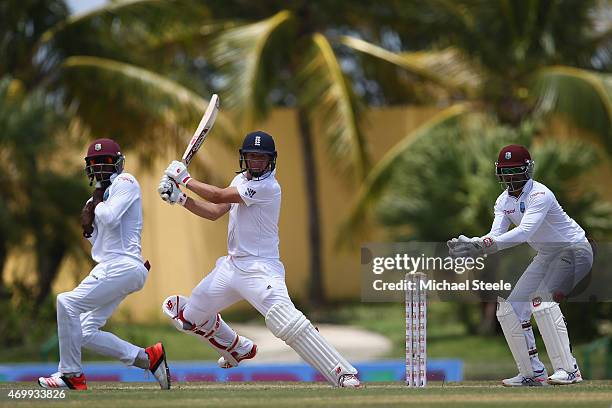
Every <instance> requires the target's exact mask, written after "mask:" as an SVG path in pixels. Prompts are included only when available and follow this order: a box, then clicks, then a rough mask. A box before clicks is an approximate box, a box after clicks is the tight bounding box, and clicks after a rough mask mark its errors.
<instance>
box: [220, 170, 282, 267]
mask: <svg viewBox="0 0 612 408" xmlns="http://www.w3.org/2000/svg"><path fill="white" fill-rule="evenodd" d="M230 186H232V187H236V188H237V189H238V192H239V193H240V197H242V200H243V201H244V204H238V203H233V204H232V207H231V209H230V212H229V213H230V215H229V225H228V231H227V253H228V254H229V255H230V256H232V257H234V258H237V259H238V260H239V258H243V259H244V260H248V258H252V257H258V258H269V259H279V254H278V217H279V215H280V205H281V188H280V185H279V184H278V182H277V181H276V171H273V172H272V174H270V175H269V176H268V177H267V178H265V179H263V180H249V179H247V178H246V176H245V173H240V174H238V175H237V176H236V177H234V180H232V183H231V184H230Z"/></svg>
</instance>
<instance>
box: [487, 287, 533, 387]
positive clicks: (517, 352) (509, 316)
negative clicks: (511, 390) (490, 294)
mask: <svg viewBox="0 0 612 408" xmlns="http://www.w3.org/2000/svg"><path fill="white" fill-rule="evenodd" d="M496 315H497V320H498V321H499V324H500V325H501V328H502V331H503V332H504V337H505V338H506V342H507V343H508V347H510V351H511V352H512V357H514V361H516V366H517V367H518V370H519V372H520V373H521V374H522V375H523V376H525V377H533V376H534V375H535V374H534V372H533V367H532V365H531V359H530V357H529V356H530V350H529V348H528V347H527V341H526V340H525V335H524V333H523V325H522V323H521V322H520V321H519V319H518V317H517V315H516V313H515V312H514V309H513V308H512V304H510V302H508V301H506V300H505V299H503V298H501V297H498V298H497V312H496ZM532 352H533V353H537V350H532Z"/></svg>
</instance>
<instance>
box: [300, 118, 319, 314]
mask: <svg viewBox="0 0 612 408" xmlns="http://www.w3.org/2000/svg"><path fill="white" fill-rule="evenodd" d="M298 122H299V127H300V140H301V142H302V155H303V158H304V160H303V164H304V184H305V186H306V202H307V205H308V243H309V246H310V248H309V249H310V285H309V287H308V301H309V303H310V304H311V305H312V306H314V307H316V306H320V305H322V304H324V303H325V287H324V284H323V266H322V263H321V228H320V220H319V193H318V190H317V188H318V180H317V167H316V165H315V158H314V145H313V142H312V130H311V128H310V123H309V122H308V114H307V113H306V112H305V111H304V110H303V109H298Z"/></svg>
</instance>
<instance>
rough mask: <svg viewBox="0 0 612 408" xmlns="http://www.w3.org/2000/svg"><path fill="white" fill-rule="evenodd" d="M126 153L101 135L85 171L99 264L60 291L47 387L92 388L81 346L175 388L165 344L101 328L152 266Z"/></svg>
mask: <svg viewBox="0 0 612 408" xmlns="http://www.w3.org/2000/svg"><path fill="white" fill-rule="evenodd" d="M124 162H125V157H124V156H123V154H121V149H120V148H119V145H118V144H117V143H116V142H115V141H113V140H111V139H98V140H96V141H94V142H93V143H92V144H91V145H90V146H89V149H88V150H87V157H85V172H86V174H87V176H88V178H89V180H90V182H91V184H93V182H95V183H96V188H95V190H94V193H93V197H91V198H90V199H89V200H88V201H87V203H86V204H85V207H84V208H83V212H82V216H81V221H82V227H83V236H84V237H85V238H87V239H88V240H89V241H90V242H91V244H92V248H91V257H92V258H93V260H94V261H95V262H96V263H97V265H96V266H95V267H94V268H93V269H92V270H91V272H90V274H89V275H88V276H87V277H86V278H85V279H83V281H82V282H81V283H80V284H79V286H77V287H76V288H74V289H73V290H72V291H70V292H65V293H60V294H59V295H57V333H58V337H59V352H60V362H59V370H58V372H57V373H55V374H52V375H51V376H49V377H40V378H39V379H38V384H39V385H40V386H41V387H44V388H68V389H73V390H86V389H87V381H86V379H85V374H84V373H83V367H82V365H81V348H82V347H84V348H86V349H88V350H91V351H94V352H96V353H99V354H102V355H105V356H109V357H113V358H116V359H118V360H120V361H122V362H123V363H125V364H127V365H133V366H136V367H139V368H142V369H145V370H150V371H151V372H152V373H153V375H154V376H155V378H156V379H157V381H158V382H159V385H160V386H161V388H162V389H169V388H170V372H169V369H168V366H167V364H166V354H165V352H164V346H163V345H162V344H161V343H157V344H155V345H153V346H150V347H147V348H146V349H143V348H140V347H138V346H135V345H133V344H130V343H128V342H127V341H125V340H122V339H120V338H118V337H117V336H115V335H114V334H112V333H109V332H105V331H102V330H100V328H101V327H102V326H104V325H105V324H106V320H107V319H108V318H109V317H110V316H111V314H112V313H113V311H114V310H115V308H116V307H117V306H118V305H119V303H121V301H122V300H123V299H124V298H125V297H126V296H127V295H129V294H130V293H132V292H136V291H138V290H140V289H142V287H143V285H144V283H145V280H146V278H147V274H148V269H149V264H148V262H146V263H143V260H142V257H141V254H140V238H141V231H142V200H141V194H140V186H139V184H138V181H136V179H135V178H134V176H132V175H131V174H129V173H126V172H124V171H123V167H124Z"/></svg>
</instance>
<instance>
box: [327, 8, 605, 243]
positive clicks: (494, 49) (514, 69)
mask: <svg viewBox="0 0 612 408" xmlns="http://www.w3.org/2000/svg"><path fill="white" fill-rule="evenodd" d="M371 11H372V13H374V15H376V16H379V17H381V18H382V19H383V21H384V24H385V25H386V26H387V27H391V28H392V29H393V30H395V31H394V32H395V34H396V36H395V37H393V38H396V41H395V46H396V47H400V49H401V46H402V45H403V44H404V43H406V44H408V43H409V41H410V39H411V38H412V39H417V41H416V42H413V43H412V44H416V46H413V48H412V49H414V48H415V47H417V48H418V47H419V46H421V49H419V50H418V51H413V50H411V51H406V52H403V51H398V52H390V51H388V50H386V49H383V48H382V47H379V46H377V45H374V44H372V43H367V42H365V41H363V40H362V39H356V38H349V37H344V38H343V42H344V43H345V44H346V45H348V46H350V47H352V48H353V49H355V50H358V51H360V52H361V53H362V54H363V55H364V56H368V57H365V58H369V57H375V58H376V59H377V60H385V61H386V62H387V64H391V65H393V66H395V67H397V69H398V70H400V71H401V72H408V73H410V74H411V75H413V77H415V78H422V79H425V80H426V83H427V84H431V85H432V86H433V87H432V88H427V89H425V91H429V92H428V93H427V95H428V100H429V101H430V102H431V100H432V98H433V100H435V101H437V102H438V103H439V104H440V105H441V106H446V108H444V109H443V110H442V111H441V112H440V113H439V114H438V115H436V116H434V117H433V118H432V119H431V120H430V121H428V122H426V123H424V124H423V125H422V126H420V127H419V128H418V129H416V130H414V131H413V132H411V133H410V134H408V135H406V136H405V137H404V138H403V139H402V140H401V141H400V142H399V143H398V144H397V145H396V146H395V147H394V148H392V149H391V150H390V151H389V152H387V153H386V155H385V156H384V157H383V159H381V160H380V161H379V162H378V163H377V164H376V165H375V166H374V167H373V168H372V171H371V172H370V173H369V174H368V177H367V178H366V180H365V181H364V183H363V185H362V188H361V191H360V193H359V196H358V198H357V201H356V204H355V206H354V208H353V210H352V211H351V214H350V216H349V217H348V219H347V221H346V222H345V226H344V228H343V229H342V231H341V233H340V234H339V241H345V242H346V240H348V239H351V238H352V239H354V238H355V237H356V236H357V235H356V234H355V231H356V230H358V229H359V228H361V229H362V230H364V229H365V227H364V226H365V225H366V224H367V220H368V217H367V214H368V209H369V208H370V207H371V206H372V205H374V204H375V203H376V201H377V200H378V198H379V197H380V196H381V193H382V192H383V191H384V190H385V188H386V187H387V186H389V180H390V178H389V175H390V174H391V173H392V172H393V171H394V170H393V169H394V168H395V167H396V166H398V165H399V163H400V162H401V161H402V156H403V155H404V154H407V152H408V151H409V150H410V149H411V148H412V146H413V143H416V141H418V140H420V139H429V138H430V137H431V135H433V134H434V133H435V132H437V131H438V129H439V128H447V127H448V126H451V127H452V126H456V127H457V132H459V131H460V129H461V123H462V118H463V117H465V116H471V115H473V114H474V113H484V114H490V115H493V116H494V117H495V118H496V120H497V121H499V122H501V123H504V124H508V125H510V126H513V127H520V126H521V124H522V122H523V121H525V120H532V121H540V120H542V121H544V122H543V123H549V121H550V120H551V115H554V116H552V117H553V118H556V119H559V118H565V119H566V120H568V121H570V122H572V123H573V124H575V125H577V126H578V127H580V128H581V129H583V130H586V131H587V132H591V134H593V135H594V136H595V139H596V140H598V142H599V143H600V145H602V146H603V147H605V149H606V150H607V151H608V153H612V133H610V132H612V97H611V96H612V83H611V82H610V76H609V74H607V73H605V72H606V71H607V70H609V67H610V65H611V61H612V59H611V58H610V56H611V55H612V52H611V47H612V46H611V44H612V42H611V41H609V40H610V36H611V34H610V33H611V31H610V25H609V19H606V17H605V16H608V15H609V13H610V10H609V8H608V7H607V6H606V4H605V2H599V1H584V2H564V3H559V2H548V1H547V2H537V3H536V2H507V1H499V2H488V1H478V0H476V1H469V0H466V1H459V2H437V1H436V2H416V3H411V4H402V5H401V6H399V5H396V4H394V3H385V4H384V5H382V6H381V8H380V9H378V8H373V9H372V10H371ZM385 16H386V17H385ZM400 21H403V23H404V24H403V25H402V24H400ZM408 22H410V23H411V24H407V23H408ZM402 27H404V28H402ZM434 37H435V38H434ZM423 45H425V46H423ZM562 64H564V65H562ZM392 83H393V82H392ZM395 83H396V84H397V81H396V82H395ZM479 133H480V132H477V134H479ZM499 147H501V145H499V146H498V148H499ZM440 170H441V171H442V169H440Z"/></svg>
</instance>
